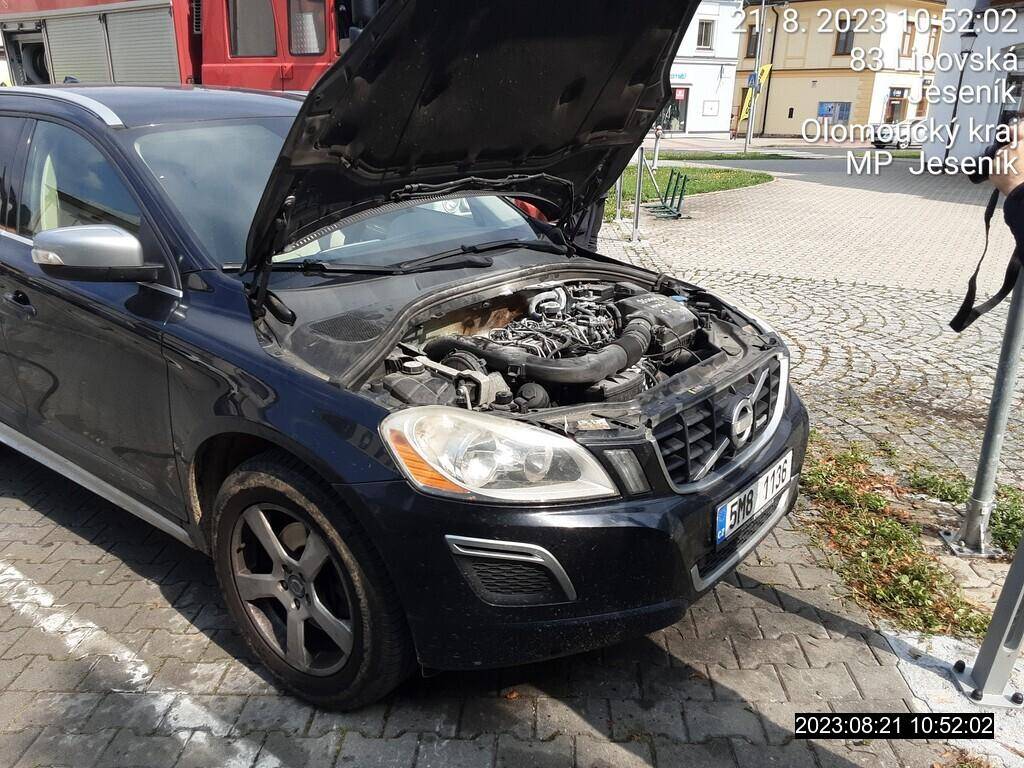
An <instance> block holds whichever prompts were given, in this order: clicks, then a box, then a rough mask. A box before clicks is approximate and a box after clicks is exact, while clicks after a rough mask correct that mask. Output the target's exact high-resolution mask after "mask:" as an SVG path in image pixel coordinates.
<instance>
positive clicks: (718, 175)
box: [605, 165, 773, 221]
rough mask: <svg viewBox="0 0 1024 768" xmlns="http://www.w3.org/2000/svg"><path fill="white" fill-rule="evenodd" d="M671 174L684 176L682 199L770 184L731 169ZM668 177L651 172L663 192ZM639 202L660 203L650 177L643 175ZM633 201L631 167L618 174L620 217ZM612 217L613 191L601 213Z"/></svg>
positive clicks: (685, 169) (668, 170)
mask: <svg viewBox="0 0 1024 768" xmlns="http://www.w3.org/2000/svg"><path fill="white" fill-rule="evenodd" d="M675 170H677V171H680V172H682V173H684V174H686V177H687V179H686V195H687V196H689V195H700V194H702V193H704V192H721V191H723V190H726V189H738V188H739V187H752V186H755V185H757V184H764V183H765V182H768V181H771V180H772V178H773V177H772V176H771V175H769V174H767V173H761V172H759V171H744V170H739V169H733V168H705V167H696V166H684V167H682V168H676V169H675ZM671 173H672V169H671V168H659V169H658V170H656V171H655V172H654V176H655V178H657V180H658V187H659V188H660V189H661V190H662V191H664V190H665V189H666V188H667V186H668V177H669V175H670V174H671ZM641 195H642V196H641V198H640V199H641V201H642V202H645V203H647V202H653V201H654V200H658V199H660V197H659V195H658V192H657V190H656V189H655V188H654V183H653V182H652V181H651V175H650V174H649V173H647V171H644V183H643V188H642V190H641ZM635 197H636V166H635V165H631V166H630V167H628V168H627V169H626V171H625V173H623V174H622V201H623V205H622V208H623V215H625V214H626V209H627V208H628V207H629V206H628V205H627V202H628V203H632V202H633V199H634V198H635ZM614 216H615V191H614V190H612V193H611V195H610V196H609V200H608V206H607V208H606V209H605V220H606V221H611V219H612V218H614Z"/></svg>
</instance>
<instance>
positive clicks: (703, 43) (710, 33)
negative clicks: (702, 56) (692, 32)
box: [697, 19, 715, 49]
mask: <svg viewBox="0 0 1024 768" xmlns="http://www.w3.org/2000/svg"><path fill="white" fill-rule="evenodd" d="M714 42H715V22H713V21H708V20H706V19H701V20H700V21H699V22H697V47H698V48H705V49H710V48H711V47H712V46H713V45H714Z"/></svg>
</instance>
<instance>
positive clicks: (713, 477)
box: [647, 354, 789, 494]
mask: <svg viewBox="0 0 1024 768" xmlns="http://www.w3.org/2000/svg"><path fill="white" fill-rule="evenodd" d="M777 359H778V361H779V396H778V399H777V400H776V404H775V409H774V410H773V411H772V413H771V417H770V420H769V422H768V426H767V427H765V429H764V431H763V432H761V433H760V434H759V435H758V436H757V437H755V438H754V440H752V441H751V442H750V444H749V445H747V446H746V447H745V448H744V449H743V450H741V451H740V452H739V453H738V454H736V455H735V456H734V457H733V458H732V459H731V460H730V461H729V463H728V464H726V465H725V466H724V467H722V468H720V469H717V470H715V471H713V472H710V473H709V474H707V475H706V476H704V477H702V478H701V479H700V480H694V481H693V482H690V483H685V484H679V483H676V482H674V481H673V480H672V475H671V474H670V472H669V469H668V466H667V465H666V464H665V457H664V456H663V455H662V453H661V446H660V445H659V444H658V440H657V439H656V438H655V437H654V430H648V437H647V439H648V442H650V444H651V446H652V447H653V449H654V455H655V456H656V457H657V460H658V463H659V465H660V466H661V471H662V473H663V474H664V476H665V479H666V480H667V481H668V483H669V485H670V486H671V488H672V490H674V491H675V492H676V493H680V494H682V493H699V492H701V491H704V490H707V489H708V488H710V487H711V486H712V485H714V484H715V483H716V482H718V481H719V480H720V479H721V478H723V477H726V476H727V475H729V474H730V473H731V472H734V471H735V470H736V469H737V468H738V467H740V466H742V465H743V462H744V460H745V459H746V458H747V457H748V456H750V455H751V454H752V453H755V452H756V451H758V450H760V449H761V448H763V447H764V446H765V445H766V444H767V443H768V441H769V440H770V439H771V438H772V436H773V435H774V434H775V430H776V429H778V427H779V423H780V422H781V421H782V414H783V413H784V412H785V410H786V402H787V400H786V397H787V395H788V394H789V393H788V389H789V357H788V356H787V355H784V354H780V355H778V357H777ZM746 375H749V370H748V371H747V372H746V373H743V374H741V375H740V376H738V377H737V380H738V379H741V378H742V377H743V376H746ZM730 383H731V382H730ZM726 386H728V385H726ZM708 399H710V398H705V399H704V400H699V401H697V402H696V403H694V404H693V405H692V406H690V407H691V408H692V407H694V406H696V405H699V404H700V403H703V402H707V400H708ZM683 412H684V411H681V412H680V413H683Z"/></svg>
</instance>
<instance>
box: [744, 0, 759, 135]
mask: <svg viewBox="0 0 1024 768" xmlns="http://www.w3.org/2000/svg"><path fill="white" fill-rule="evenodd" d="M764 6H765V0H761V10H759V11H758V12H757V26H755V27H754V29H756V30H757V51H756V52H755V53H754V84H753V85H752V86H751V87H750V111H749V112H748V113H747V133H746V136H745V137H744V138H743V152H744V154H746V152H747V151H748V150H749V149H750V140H751V139H752V138H753V136H754V115H755V114H756V111H757V92H758V91H759V90H761V78H760V77H759V75H760V71H761V47H762V46H763V45H764ZM742 108H743V107H742V105H741V106H740V109H742Z"/></svg>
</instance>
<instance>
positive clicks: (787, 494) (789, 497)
mask: <svg viewBox="0 0 1024 768" xmlns="http://www.w3.org/2000/svg"><path fill="white" fill-rule="evenodd" d="M799 484H800V479H799V478H794V479H793V480H791V481H790V482H789V485H788V486H786V490H784V491H782V492H781V493H780V494H779V498H778V501H776V502H775V511H774V512H772V513H771V514H770V515H769V516H768V518H767V519H766V520H765V521H764V524H763V525H762V526H761V527H760V528H758V529H757V533H756V534H754V535H753V536H751V537H750V538H749V539H747V540H746V541H745V542H743V543H742V544H741V545H740V546H739V547H737V548H736V551H735V552H733V554H732V557H730V558H729V559H728V560H726V561H725V562H724V563H722V564H721V565H720V566H718V567H717V568H716V569H715V570H714V571H712V572H711V573H710V574H708V575H707V576H704V575H702V574H701V572H700V569H699V568H698V567H697V566H696V565H694V566H693V567H692V568H691V569H690V579H691V580H692V581H693V588H694V590H695V591H697V592H703V591H704V590H706V589H709V588H710V587H712V586H713V585H714V584H715V583H716V582H717V581H719V580H720V579H721V578H722V577H723V576H725V574H727V573H728V572H729V571H731V570H732V569H733V568H735V567H736V566H737V565H738V564H739V562H740V561H741V560H742V559H743V558H745V557H746V556H747V555H749V554H750V553H751V552H752V551H753V550H754V548H755V547H756V546H757V545H758V544H760V543H761V542H762V541H764V537H765V536H767V535H768V532H769V531H771V529H772V528H774V527H775V525H776V524H777V523H778V522H779V520H781V519H782V518H783V516H784V515H785V514H786V513H787V512H788V511H789V510H790V509H791V508H792V506H793V504H794V503H795V502H796V494H797V487H798V486H799Z"/></svg>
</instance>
